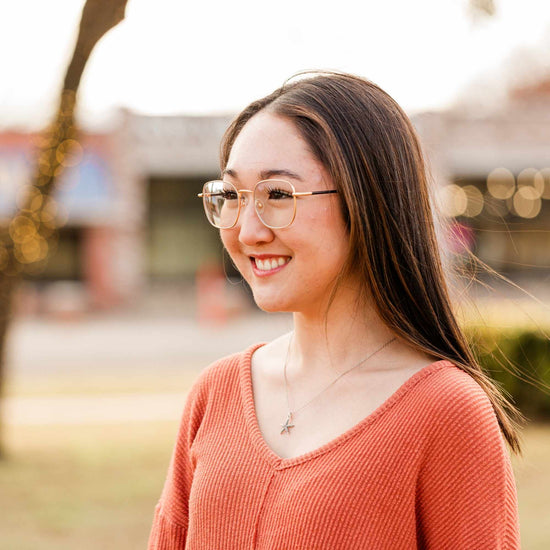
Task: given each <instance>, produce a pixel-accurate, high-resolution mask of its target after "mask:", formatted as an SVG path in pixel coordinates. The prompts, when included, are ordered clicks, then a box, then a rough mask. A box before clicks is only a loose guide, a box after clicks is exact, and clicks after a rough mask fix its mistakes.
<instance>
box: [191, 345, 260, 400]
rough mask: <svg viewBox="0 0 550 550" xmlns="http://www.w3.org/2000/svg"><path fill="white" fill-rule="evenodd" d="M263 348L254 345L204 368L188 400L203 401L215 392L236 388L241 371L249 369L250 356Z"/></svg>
mask: <svg viewBox="0 0 550 550" xmlns="http://www.w3.org/2000/svg"><path fill="white" fill-rule="evenodd" d="M261 346H263V344H262V343H258V344H254V345H252V346H250V347H248V348H246V349H245V350H243V351H240V352H238V353H233V354H231V355H227V356H225V357H222V358H221V359H218V360H217V361H215V362H214V363H212V364H210V365H209V366H208V367H206V368H205V369H204V370H203V371H202V372H201V373H200V374H199V376H198V378H197V379H196V381H195V383H194V384H193V386H192V387H191V390H190V392H189V398H190V399H204V398H205V397H207V396H208V394H211V393H213V392H216V390H221V389H223V391H224V393H225V392H227V391H228V390H229V389H230V388H231V387H233V386H238V384H239V380H240V377H241V373H242V371H243V369H246V368H249V366H250V363H251V360H252V355H253V354H254V352H255V351H256V350H257V349H258V348H260V347H261Z"/></svg>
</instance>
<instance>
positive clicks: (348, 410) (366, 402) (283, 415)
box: [253, 368, 417, 458]
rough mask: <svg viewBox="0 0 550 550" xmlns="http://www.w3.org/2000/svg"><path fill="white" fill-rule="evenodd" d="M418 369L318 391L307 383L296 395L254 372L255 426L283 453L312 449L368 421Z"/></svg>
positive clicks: (354, 379)
mask: <svg viewBox="0 0 550 550" xmlns="http://www.w3.org/2000/svg"><path fill="white" fill-rule="evenodd" d="M416 370H417V369H416V368H411V369H404V370H400V371H398V372H391V373H389V372H388V373H384V372H378V373H370V374H369V375H368V376H356V377H352V378H351V377H350V378H349V379H345V378H342V379H340V380H338V381H337V383H335V384H333V385H332V386H330V387H328V388H327V389H324V390H323V388H322V386H321V392H319V391H318V389H314V390H310V389H309V388H305V389H302V390H301V391H298V392H295V394H292V392H291V391H290V390H291V388H289V389H287V387H285V386H283V385H280V384H279V385H277V384H270V383H269V381H268V380H262V378H261V377H259V376H258V377H256V378H255V379H254V376H253V393H254V404H255V413H256V420H257V423H258V427H259V430H260V432H261V434H262V437H263V439H264V441H265V443H266V445H267V446H268V447H269V448H270V449H271V450H272V451H273V452H274V453H275V454H276V455H277V456H279V457H281V458H292V457H297V456H300V455H303V454H306V453H310V452H312V451H315V450H317V449H319V448H322V447H324V446H326V445H329V444H331V443H332V442H334V441H335V440H337V439H338V438H340V437H342V436H345V435H346V434H348V433H349V432H351V431H353V430H354V429H358V428H360V426H361V425H362V424H363V423H365V422H368V421H369V417H371V416H372V415H373V413H375V412H376V411H377V410H378V409H379V408H380V407H382V406H384V404H385V403H387V402H388V400H389V399H390V398H391V397H392V396H393V395H394V394H395V393H396V391H397V390H398V389H399V388H400V387H401V386H402V385H403V384H404V383H405V382H406V381H407V380H408V379H409V378H410V377H411V376H412V375H413V374H414V373H415V372H416ZM308 390H309V391H308ZM287 394H288V397H287ZM289 405H290V406H289ZM289 413H290V415H289Z"/></svg>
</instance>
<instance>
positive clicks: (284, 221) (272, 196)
mask: <svg viewBox="0 0 550 550" xmlns="http://www.w3.org/2000/svg"><path fill="white" fill-rule="evenodd" d="M330 193H338V191H337V190H336V189H328V190H326V191H304V192H301V193H297V192H296V189H295V188H294V186H293V185H292V184H291V183H290V182H288V181H285V180H275V179H269V180H263V181H259V182H258V183H257V184H256V185H255V186H254V189H253V190H250V189H237V188H236V187H235V186H234V185H233V184H232V183H229V182H227V181H221V180H214V181H209V182H207V183H205V184H204V187H203V189H202V193H199V194H198V196H199V197H202V201H203V205H204V211H205V212H206V217H207V218H208V221H209V222H210V223H211V224H212V225H213V226H214V227H217V228H218V229H231V228H232V227H235V225H236V224H237V220H238V219H239V214H240V212H241V207H242V206H245V205H246V204H247V195H248V194H252V199H253V203H254V210H256V214H257V215H258V218H260V220H261V222H262V223H263V224H264V225H265V226H267V227H269V228H270V229H282V228H283V227H288V226H289V225H290V224H291V223H292V222H293V221H294V218H295V217H296V198H299V197H310V196H312V195H328V194H330Z"/></svg>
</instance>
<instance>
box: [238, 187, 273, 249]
mask: <svg viewBox="0 0 550 550" xmlns="http://www.w3.org/2000/svg"><path fill="white" fill-rule="evenodd" d="M237 225H238V229H239V241H241V243H243V244H245V245H247V246H253V245H256V244H258V243H262V242H270V241H272V240H273V238H274V234H273V231H272V230H271V229H269V227H266V226H265V225H264V224H263V223H262V220H260V218H259V217H258V214H257V213H256V210H255V208H254V201H253V200H252V197H248V196H246V195H243V196H242V198H241V212H240V214H239V220H238V222H237Z"/></svg>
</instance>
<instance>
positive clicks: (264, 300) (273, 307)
mask: <svg viewBox="0 0 550 550" xmlns="http://www.w3.org/2000/svg"><path fill="white" fill-rule="evenodd" d="M253 295H254V301H255V302H256V305H257V306H258V307H259V308H260V309H261V310H262V311H266V312H267V313H277V312H283V311H290V312H292V311H294V310H293V309H292V308H291V307H290V304H288V303H286V302H284V301H282V300H280V299H277V298H273V297H266V296H259V295H257V294H254V293H253Z"/></svg>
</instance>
